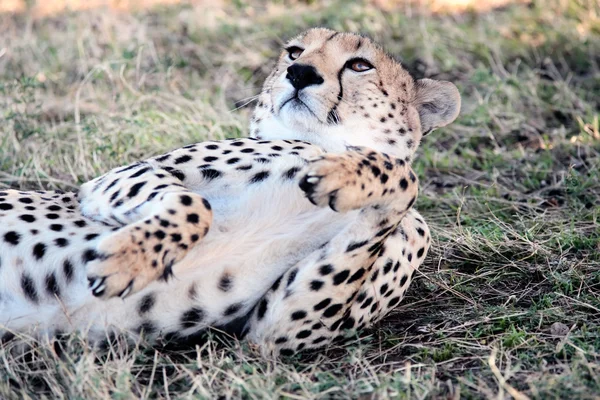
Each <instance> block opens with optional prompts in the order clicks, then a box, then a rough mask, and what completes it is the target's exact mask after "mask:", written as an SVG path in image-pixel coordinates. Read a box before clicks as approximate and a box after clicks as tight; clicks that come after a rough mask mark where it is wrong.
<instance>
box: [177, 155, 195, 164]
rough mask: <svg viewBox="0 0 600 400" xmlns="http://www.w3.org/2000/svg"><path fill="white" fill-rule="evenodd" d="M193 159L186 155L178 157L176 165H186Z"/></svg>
mask: <svg viewBox="0 0 600 400" xmlns="http://www.w3.org/2000/svg"><path fill="white" fill-rule="evenodd" d="M191 159H192V156H190V155H187V154H184V155H183V156H181V157H177V158H176V159H175V161H174V162H175V164H184V163H186V162H188V161H190V160H191Z"/></svg>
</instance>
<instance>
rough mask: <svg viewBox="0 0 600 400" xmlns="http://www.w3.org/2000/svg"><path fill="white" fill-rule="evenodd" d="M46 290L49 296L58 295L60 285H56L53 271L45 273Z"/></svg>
mask: <svg viewBox="0 0 600 400" xmlns="http://www.w3.org/2000/svg"><path fill="white" fill-rule="evenodd" d="M46 292H48V294H49V295H51V296H56V297H60V286H59V285H58V281H57V280H56V275H54V272H52V273H50V274H48V275H46Z"/></svg>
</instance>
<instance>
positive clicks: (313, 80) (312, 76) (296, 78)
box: [285, 64, 324, 90]
mask: <svg viewBox="0 0 600 400" xmlns="http://www.w3.org/2000/svg"><path fill="white" fill-rule="evenodd" d="M285 77H286V78H287V79H288V80H289V81H290V82H291V83H292V86H293V87H294V88H296V90H301V89H304V88H305V87H307V86H310V85H320V84H321V83H323V82H324V80H323V78H322V77H321V75H319V74H318V73H317V70H316V69H315V67H313V66H312V65H302V64H294V65H291V66H290V67H289V68H288V69H287V75H286V76H285Z"/></svg>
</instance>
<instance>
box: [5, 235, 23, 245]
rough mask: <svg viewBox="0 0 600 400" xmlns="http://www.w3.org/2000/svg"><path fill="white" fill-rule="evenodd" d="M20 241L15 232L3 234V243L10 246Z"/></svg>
mask: <svg viewBox="0 0 600 400" xmlns="http://www.w3.org/2000/svg"><path fill="white" fill-rule="evenodd" d="M20 240H21V235H20V234H18V233H17V232H15V231H10V232H6V233H5V234H4V241H5V242H6V243H9V244H12V245H13V246H16V245H18V244H19V241H20Z"/></svg>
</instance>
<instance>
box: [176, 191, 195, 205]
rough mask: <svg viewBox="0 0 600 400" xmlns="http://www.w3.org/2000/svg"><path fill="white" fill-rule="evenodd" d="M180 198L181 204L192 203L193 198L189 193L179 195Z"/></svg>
mask: <svg viewBox="0 0 600 400" xmlns="http://www.w3.org/2000/svg"><path fill="white" fill-rule="evenodd" d="M179 200H180V201H181V204H183V205H184V206H191V205H192V198H191V197H190V196H188V195H187V194H184V195H182V196H181V197H179Z"/></svg>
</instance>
